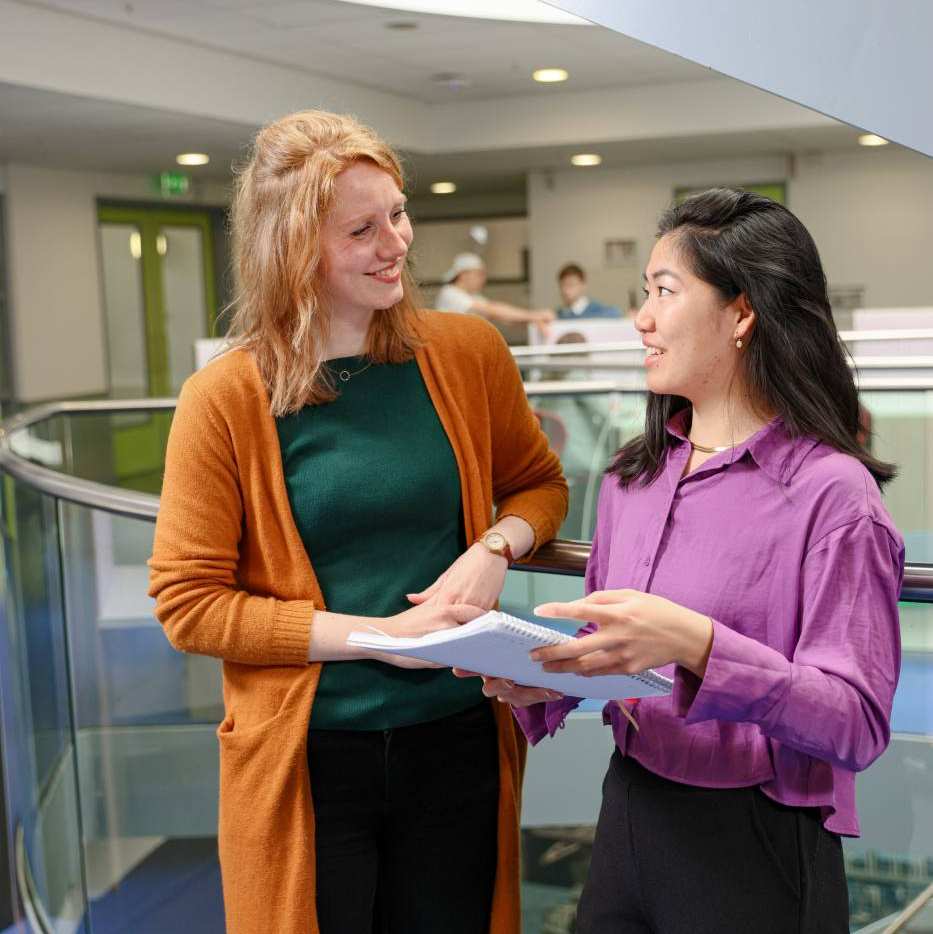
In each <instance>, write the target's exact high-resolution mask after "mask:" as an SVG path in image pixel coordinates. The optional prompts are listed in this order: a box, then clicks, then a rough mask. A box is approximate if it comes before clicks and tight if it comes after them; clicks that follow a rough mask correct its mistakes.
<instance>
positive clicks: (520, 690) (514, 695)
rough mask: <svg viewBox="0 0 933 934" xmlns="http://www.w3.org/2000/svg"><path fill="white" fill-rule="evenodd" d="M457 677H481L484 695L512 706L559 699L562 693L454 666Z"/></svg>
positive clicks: (523, 705)
mask: <svg viewBox="0 0 933 934" xmlns="http://www.w3.org/2000/svg"><path fill="white" fill-rule="evenodd" d="M454 674H455V675H456V676H457V677H458V678H482V679H483V694H485V695H486V697H495V698H496V699H497V700H500V701H501V702H502V703H503V704H511V705H512V706H513V707H530V706H531V705H532V704H541V703H543V702H545V701H556V700H560V699H561V698H562V697H563V696H564V695H563V694H559V693H558V692H557V691H551V690H548V689H547V688H530V687H526V686H525V685H523V684H515V682H513V681H509V679H508V678H493V677H492V676H491V675H480V674H477V673H476V672H475V671H464V669H462V668H454Z"/></svg>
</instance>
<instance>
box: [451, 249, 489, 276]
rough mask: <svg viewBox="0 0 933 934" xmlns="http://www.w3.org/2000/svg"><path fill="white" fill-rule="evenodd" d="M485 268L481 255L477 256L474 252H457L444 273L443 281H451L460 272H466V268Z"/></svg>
mask: <svg viewBox="0 0 933 934" xmlns="http://www.w3.org/2000/svg"><path fill="white" fill-rule="evenodd" d="M485 268H486V264H485V263H484V262H483V258H482V257H481V256H477V255H476V254H475V253H458V254H457V255H456V256H455V257H454V261H453V263H452V264H451V267H450V269H448V270H447V272H445V273H444V281H445V282H453V281H454V279H456V278H457V276H459V275H460V273H461V272H466V271H467V270H468V269H485Z"/></svg>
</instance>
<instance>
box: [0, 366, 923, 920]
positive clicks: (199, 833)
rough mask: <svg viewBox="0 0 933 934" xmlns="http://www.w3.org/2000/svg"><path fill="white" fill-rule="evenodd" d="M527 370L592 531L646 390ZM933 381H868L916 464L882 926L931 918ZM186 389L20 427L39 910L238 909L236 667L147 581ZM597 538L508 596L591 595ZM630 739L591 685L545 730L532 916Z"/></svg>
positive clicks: (871, 900) (545, 554) (884, 820)
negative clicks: (201, 652)
mask: <svg viewBox="0 0 933 934" xmlns="http://www.w3.org/2000/svg"><path fill="white" fill-rule="evenodd" d="M527 390H528V393H529V397H530V398H531V399H532V402H533V404H534V405H535V407H536V409H537V410H538V413H539V417H540V418H541V422H542V425H543V426H544V428H545V430H546V431H548V433H549V436H550V437H551V439H552V444H554V446H555V449H558V448H559V449H560V453H561V456H562V459H563V460H564V464H565V470H566V472H567V474H568V477H569V478H570V481H571V500H572V502H571V513H572V516H571V518H570V519H568V525H567V526H566V527H565V529H564V530H562V534H564V535H567V533H568V532H572V533H573V535H574V537H575V538H581V539H582V538H586V537H587V536H588V535H589V531H588V529H589V528H590V527H591V523H592V517H593V511H594V509H595V490H596V488H597V486H598V480H599V478H600V476H601V473H602V467H603V465H604V464H605V463H606V461H607V459H608V456H609V455H611V453H612V451H613V450H614V449H615V448H616V447H618V445H619V444H620V443H621V441H623V440H624V439H625V438H626V437H627V436H629V435H630V434H631V433H632V432H633V431H635V430H637V426H638V425H639V423H640V421H641V419H642V418H643V406H644V393H642V392H640V391H637V390H630V389H625V388H621V389H620V388H619V387H618V386H615V385H613V384H611V383H610V384H609V385H608V386H607V385H606V384H605V383H603V382H599V383H596V382H593V381H590V382H589V383H587V384H585V385H577V384H576V383H569V382H565V381H552V382H551V383H545V384H529V385H528V386H527ZM931 397H933V393H931V392H930V391H928V390H926V389H912V390H910V391H903V390H902V391H900V392H896V393H895V392H892V391H889V390H884V391H877V392H874V393H872V394H867V395H863V403H864V404H866V405H867V406H868V407H869V409H870V410H872V412H873V416H874V419H875V427H876V431H877V435H878V437H877V438H876V443H877V444H878V445H879V451H878V453H879V454H881V456H884V457H889V458H891V459H893V460H896V461H899V462H901V463H902V464H905V470H904V471H903V473H902V477H901V478H900V479H899V480H898V481H895V484H896V483H902V484H903V488H902V489H901V490H900V491H898V488H896V487H893V486H892V493H891V494H889V496H891V497H892V499H891V505H892V509H893V511H895V512H896V511H897V510H900V515H899V516H896V519H897V520H898V521H899V522H900V523H901V524H903V525H904V528H905V529H907V532H908V533H909V535H913V538H908V542H909V545H908V562H909V563H908V572H907V576H906V578H905V582H904V589H903V592H902V595H901V596H902V600H903V601H904V602H903V603H902V607H901V611H902V617H901V619H902V631H903V638H904V646H905V669H904V674H903V676H902V683H901V687H900V689H899V692H898V699H897V700H896V702H895V714H894V729H895V737H894V741H893V742H892V745H891V748H890V749H889V751H888V752H887V753H886V754H885V756H883V757H882V759H881V760H879V762H878V763H876V765H875V766H873V767H872V769H871V770H869V771H868V772H867V773H866V774H865V775H864V776H862V778H861V779H860V785H859V804H860V809H861V811H862V813H863V817H864V825H865V835H864V837H863V838H862V839H861V840H860V841H849V842H848V843H847V844H846V859H847V867H848V871H849V878H850V889H851V891H852V892H853V893H854V894H853V899H854V900H853V920H854V922H855V924H856V928H858V929H862V930H864V931H865V932H867V931H869V930H881V928H878V927H877V924H879V923H883V924H885V925H887V926H888V928H889V929H891V930H895V929H897V930H905V931H909V930H910V929H911V928H910V924H912V923H913V922H912V921H911V920H910V919H907V918H906V917H905V919H901V920H900V921H899V920H897V915H898V913H899V912H903V911H905V909H908V908H909V909H910V910H911V911H914V914H912V915H911V918H914V919H916V918H919V917H920V916H921V915H922V914H923V907H922V906H920V907H919V908H918V907H917V904H916V900H917V899H918V898H919V897H920V896H921V893H922V891H923V890H924V889H925V888H926V887H927V886H928V885H929V884H930V882H931V880H933V849H931V847H930V840H933V828H930V827H927V826H926V823H925V822H924V821H928V820H929V818H928V815H927V812H926V811H925V810H924V807H925V805H924V802H925V801H926V800H927V799H928V798H929V795H930V791H931V787H933V782H931V779H930V775H931V774H933V744H931V734H933V725H931V724H930V723H929V715H930V711H929V710H928V709H926V708H928V707H930V705H929V704H928V703H927V702H928V699H929V697H930V696H933V694H931V685H933V677H931V673H930V672H931V668H933V612H931V607H930V606H929V605H928V602H929V601H933V560H931V556H930V552H929V551H928V550H925V549H926V548H927V544H926V543H928V538H925V537H924V536H925V535H926V536H928V535H929V529H930V528H931V527H933V526H931V524H930V521H929V520H930V516H929V510H930V508H931V502H930V490H929V489H928V487H927V486H926V485H925V484H927V483H928V481H927V479H926V478H927V477H928V476H929V475H930V474H931V471H930V470H929V465H930V463H933V451H929V450H927V448H925V447H924V444H926V443H927V442H926V441H923V440H922V439H923V438H926V437H927V436H929V435H930V434H931V432H930V426H931V425H933V398H931ZM173 407H174V400H171V399H161V400H160V399H153V400H134V401H132V402H124V403H121V402H109V401H108V402H81V403H58V404H54V405H48V406H42V407H39V408H37V409H34V410H31V411H29V412H26V413H23V414H21V415H19V416H17V417H16V418H14V419H11V420H10V421H8V422H7V423H6V424H5V425H4V426H3V429H2V433H0V473H2V474H3V477H4V483H3V488H2V490H3V498H2V533H3V537H2V548H3V560H4V566H5V569H6V575H5V578H4V581H5V592H4V603H3V607H4V625H3V627H2V632H0V701H2V703H0V713H2V719H3V754H4V766H5V774H6V776H7V789H6V791H7V798H8V800H7V805H8V814H9V817H10V827H9V828H8V830H9V833H10V836H11V842H12V844H13V854H14V857H15V865H16V870H17V872H16V876H17V882H18V889H19V894H20V899H21V901H22V906H23V912H24V915H25V918H24V920H26V921H27V922H28V924H29V925H30V926H31V927H32V928H33V929H34V930H36V931H49V932H51V931H56V932H58V931H62V930H79V929H82V930H83V931H85V932H87V934H109V932H111V931H121V932H122V931H129V930H136V929H137V928H138V929H140V930H142V929H146V930H156V929H158V930H171V929H172V928H179V929H197V930H198V931H199V934H212V932H214V931H216V932H218V934H219V932H220V931H222V930H223V927H222V914H221V907H220V894H219V882H218V876H217V867H216V859H215V857H214V846H215V842H214V834H215V827H214V814H215V813H216V788H217V764H216V747H215V738H214V725H215V724H216V722H218V721H219V720H220V719H221V702H220V675H219V668H218V666H217V664H216V662H215V661H214V660H212V659H205V658H201V657H196V656H182V655H180V654H178V653H175V652H174V651H173V650H171V648H170V647H169V646H168V644H167V642H166V640H165V639H164V636H163V634H162V632H161V629H160V628H159V627H158V625H157V624H156V623H155V621H154V619H153V617H152V606H151V601H149V599H148V597H146V595H145V591H146V568H145V559H146V557H147V556H148V553H149V548H150V546H151V536H152V529H153V521H154V519H155V516H156V514H157V511H158V496H157V493H156V491H157V490H158V488H159V484H160V470H161V457H162V447H163V445H164V438H165V436H166V433H167V430H168V425H169V422H170V418H171V410H172V409H173ZM905 419H906V422H905ZM921 429H922V430H921ZM141 452H142V453H141ZM146 452H148V454H146ZM144 454H145V455H146V456H143V455H144ZM907 455H909V457H908V456H907ZM147 458H148V459H147ZM910 458H913V460H911V459H910ZM902 504H903V505H902ZM588 553H589V544H588V542H587V541H583V540H578V541H574V540H569V539H568V538H563V539H560V540H557V541H555V542H552V543H549V544H548V545H546V546H545V547H543V548H542V549H541V550H540V551H539V552H538V553H537V555H536V556H535V558H534V560H533V561H531V562H529V563H527V564H524V565H521V566H519V567H516V568H515V569H514V570H512V571H511V572H510V573H509V575H508V578H507V582H506V587H505V590H504V591H503V596H502V600H503V604H504V606H506V608H508V609H509V610H511V611H513V612H517V613H530V611H531V608H532V607H533V606H534V605H535V604H536V603H538V602H542V601H543V600H545V599H568V598H573V597H576V596H579V595H580V594H582V580H581V575H582V573H583V569H584V567H585V563H586V559H587V556H588ZM610 742H611V740H610V738H609V736H608V731H606V730H604V729H603V727H602V724H601V719H600V715H599V713H598V711H597V709H596V705H592V704H589V705H588V704H584V705H583V709H582V710H581V712H580V713H578V714H577V715H575V716H574V717H573V718H572V719H571V721H570V722H569V724H568V728H567V729H566V730H565V731H564V732H563V733H562V734H561V737H560V742H555V743H553V744H547V743H545V744H541V745H540V746H538V747H536V748H535V749H534V750H531V751H530V756H529V766H528V771H527V779H526V787H525V792H524V817H523V826H524V835H525V851H526V859H525V864H526V869H525V872H526V880H525V889H526V891H525V898H524V902H525V906H526V909H525V910H526V916H527V922H526V930H527V931H529V932H531V931H533V932H535V934H537V932H538V931H540V932H542V934H545V932H547V934H551V932H554V934H557V932H561V931H566V930H569V928H568V927H567V926H566V919H567V918H568V917H570V916H571V915H572V904H573V902H574V900H575V897H576V892H577V891H578V883H579V881H580V879H581V878H582V874H583V873H584V872H585V866H586V860H587V855H588V852H589V846H590V842H591V839H592V826H593V824H594V822H595V816H596V809H597V806H598V800H597V799H598V789H599V784H600V779H601V772H602V771H603V770H604V768H605V760H606V758H607V757H608V753H609V744H610ZM568 787H573V788H574V794H573V795H572V796H571V795H568V794H567V793H566V792H567V789H568ZM892 789H896V793H895V791H893V790H892ZM917 815H920V818H918V817H917ZM924 815H927V816H924ZM160 886H163V887H165V888H160ZM179 891H182V892H190V893H194V895H195V896H196V898H195V899H193V900H190V901H186V898H185V896H183V895H178V892H179ZM143 894H145V898H143V897H142V896H143ZM912 901H913V904H912V905H911V904H910V903H911V902H912ZM142 910H145V911H146V912H148V913H149V915H150V916H149V917H148V919H147V921H146V924H147V925H148V926H147V927H145V928H143V924H142V922H141V921H140V915H139V912H140V911H142ZM153 912H154V913H155V918H156V920H155V921H153V917H152V913H153ZM160 912H161V914H160ZM173 912H175V913H174V914H173ZM192 912H193V914H192ZM179 913H180V914H179ZM192 918H199V919H200V920H197V921H192V920H191V919H192ZM153 924H155V925H156V926H155V927H153ZM192 924H196V925H197V926H196V928H192V927H191V925H192ZM892 924H902V925H907V926H902V927H898V928H891V927H890V925H892ZM82 925H83V928H82V927H81V926H82Z"/></svg>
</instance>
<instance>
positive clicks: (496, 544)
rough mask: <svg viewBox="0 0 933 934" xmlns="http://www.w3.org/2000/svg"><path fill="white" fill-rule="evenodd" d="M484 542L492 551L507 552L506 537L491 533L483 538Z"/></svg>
mask: <svg viewBox="0 0 933 934" xmlns="http://www.w3.org/2000/svg"><path fill="white" fill-rule="evenodd" d="M483 541H484V542H485V543H486V547H487V548H489V549H490V551H503V552H504V551H505V549H506V546H507V545H508V542H507V541H506V539H505V536H504V535H501V534H500V533H499V532H490V533H489V534H488V535H486V536H484V537H483Z"/></svg>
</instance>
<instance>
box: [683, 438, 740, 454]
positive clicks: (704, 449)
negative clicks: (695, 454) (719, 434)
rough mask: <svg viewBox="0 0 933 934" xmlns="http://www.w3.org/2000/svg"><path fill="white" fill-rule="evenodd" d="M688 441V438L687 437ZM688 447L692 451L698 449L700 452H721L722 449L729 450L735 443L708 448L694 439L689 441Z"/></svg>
mask: <svg viewBox="0 0 933 934" xmlns="http://www.w3.org/2000/svg"><path fill="white" fill-rule="evenodd" d="M687 440H688V441H690V439H689V438H688V439H687ZM690 447H692V448H693V450H694V451H700V452H701V453H702V454H722V452H723V451H731V450H732V449H733V448H734V447H735V445H734V444H721V445H719V446H717V447H712V448H708V447H706V446H705V445H703V444H697V443H696V442H695V441H690Z"/></svg>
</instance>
